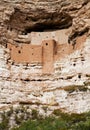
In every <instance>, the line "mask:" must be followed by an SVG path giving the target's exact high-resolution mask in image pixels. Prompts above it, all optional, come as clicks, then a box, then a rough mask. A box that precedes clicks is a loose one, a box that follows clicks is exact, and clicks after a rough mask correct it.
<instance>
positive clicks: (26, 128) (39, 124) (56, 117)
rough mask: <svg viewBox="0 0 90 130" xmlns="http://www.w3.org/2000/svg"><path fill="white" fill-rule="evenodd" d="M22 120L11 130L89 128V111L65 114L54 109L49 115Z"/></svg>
mask: <svg viewBox="0 0 90 130" xmlns="http://www.w3.org/2000/svg"><path fill="white" fill-rule="evenodd" d="M36 113H37V112H36V111H35V110H33V114H35V115H34V117H35V118H34V119H29V120H28V121H27V122H23V123H22V124H21V125H20V126H19V127H18V128H13V129H12V130H90V112H88V113H83V114H75V113H73V114H67V113H62V112H61V111H60V110H54V112H53V115H52V116H49V117H45V118H44V119H43V118H42V119H41V118H36Z"/></svg>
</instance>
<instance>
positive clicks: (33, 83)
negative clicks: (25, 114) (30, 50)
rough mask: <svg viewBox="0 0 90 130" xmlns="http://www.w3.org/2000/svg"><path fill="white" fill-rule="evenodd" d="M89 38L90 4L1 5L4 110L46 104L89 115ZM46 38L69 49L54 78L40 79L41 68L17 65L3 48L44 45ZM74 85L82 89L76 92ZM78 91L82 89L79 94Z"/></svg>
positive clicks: (24, 1) (74, 0) (71, 0)
mask: <svg viewBox="0 0 90 130" xmlns="http://www.w3.org/2000/svg"><path fill="white" fill-rule="evenodd" d="M67 28H69V29H67ZM56 29H58V31H56ZM60 29H62V30H60ZM67 30H68V31H67ZM35 31H38V32H35ZM42 31H43V32H42ZM89 33H90V0H79V1H78V0H66V1H64V0H56V1H53V0H45V1H44V0H43V1H41V0H19V1H18V0H13V1H12V0H1V1H0V43H1V44H2V45H0V109H1V110H4V109H7V107H10V106H12V105H14V104H19V103H20V104H30V105H34V104H40V105H48V106H50V107H51V108H52V109H57V108H60V109H62V110H64V111H66V112H78V113H80V112H85V111H88V110H90V37H89ZM84 34H85V35H86V36H87V38H86V41H85V42H84V43H83V42H79V44H77V45H76V48H77V49H75V50H73V52H71V53H68V52H69V51H70V46H71V44H70V45H69V44H68V41H69V42H72V41H73V39H74V41H75V40H77V37H80V36H82V35H84ZM45 39H55V40H56V41H57V42H58V43H60V44H61V45H62V46H63V44H64V46H65V45H66V46H68V49H67V48H65V49H66V50H67V51H66V52H67V53H66V54H65V55H64V56H62V55H61V56H60V58H59V59H58V60H57V61H55V63H54V68H55V73H53V74H51V75H43V74H42V71H41V69H42V65H41V64H16V63H13V61H11V60H10V59H9V58H10V55H9V50H8V49H7V48H6V47H5V46H3V45H6V43H7V42H11V43H13V42H14V43H31V44H38V43H39V44H41V41H42V40H45ZM37 42H38V43H37ZM62 51H63V49H62V50H61V52H62ZM61 52H60V54H61ZM63 53H64V52H63ZM63 53H62V54H63ZM75 85H78V88H77V89H75V91H73V90H72V88H73V86H74V87H75ZM67 86H69V87H70V89H69V91H66V89H65V87H67ZM80 86H84V88H82V89H81V90H79V87H80ZM84 90H85V91H84Z"/></svg>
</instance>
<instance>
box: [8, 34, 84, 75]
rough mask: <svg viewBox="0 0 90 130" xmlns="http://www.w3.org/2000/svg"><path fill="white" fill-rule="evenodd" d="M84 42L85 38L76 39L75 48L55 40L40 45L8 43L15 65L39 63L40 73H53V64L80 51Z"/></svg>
mask: <svg viewBox="0 0 90 130" xmlns="http://www.w3.org/2000/svg"><path fill="white" fill-rule="evenodd" d="M85 40H86V36H85V35H84V36H81V37H79V38H77V40H76V44H75V46H72V44H68V43H66V44H60V43H57V42H56V41H55V40H53V39H52V40H44V41H42V44H41V45H32V44H18V45H17V44H16V45H15V44H12V43H8V44H7V47H8V48H9V49H10V58H11V60H13V61H14V62H16V63H22V64H23V63H29V64H31V63H41V64H42V73H44V74H45V73H48V74H51V73H53V72H54V62H55V61H56V60H58V59H60V58H63V57H65V56H66V55H69V54H70V53H72V52H73V51H75V50H77V49H80V48H81V47H82V46H83V43H84V42H85Z"/></svg>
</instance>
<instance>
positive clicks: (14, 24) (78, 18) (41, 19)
mask: <svg viewBox="0 0 90 130" xmlns="http://www.w3.org/2000/svg"><path fill="white" fill-rule="evenodd" d="M0 23H1V26H0V28H1V29H0V33H1V41H3V43H5V42H6V41H7V40H8V39H9V38H10V39H13V38H14V37H17V35H18V34H23V35H26V34H28V33H30V32H32V31H45V30H53V29H54V30H55V29H62V28H68V27H70V26H71V27H72V32H71V34H70V36H69V38H68V40H69V42H70V41H72V40H73V39H74V38H76V37H77V36H78V35H83V34H84V33H87V32H88V33H89V29H90V24H89V23H90V0H80V1H78V0H73V1H72V0H66V1H63V0H56V1H53V0H46V1H42V0H34V1H33V0H19V1H17V0H14V1H13V2H12V1H11V0H4V1H3V0H1V1H0ZM10 33H11V35H10Z"/></svg>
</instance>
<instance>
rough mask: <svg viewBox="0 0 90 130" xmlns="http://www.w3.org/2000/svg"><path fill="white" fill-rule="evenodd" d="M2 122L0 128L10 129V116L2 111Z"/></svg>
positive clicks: (3, 129) (0, 129) (2, 129)
mask: <svg viewBox="0 0 90 130" xmlns="http://www.w3.org/2000/svg"><path fill="white" fill-rule="evenodd" d="M1 116H2V122H1V123H0V130H8V128H9V126H8V124H9V118H8V116H7V114H6V113H5V112H4V113H2V115H1Z"/></svg>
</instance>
